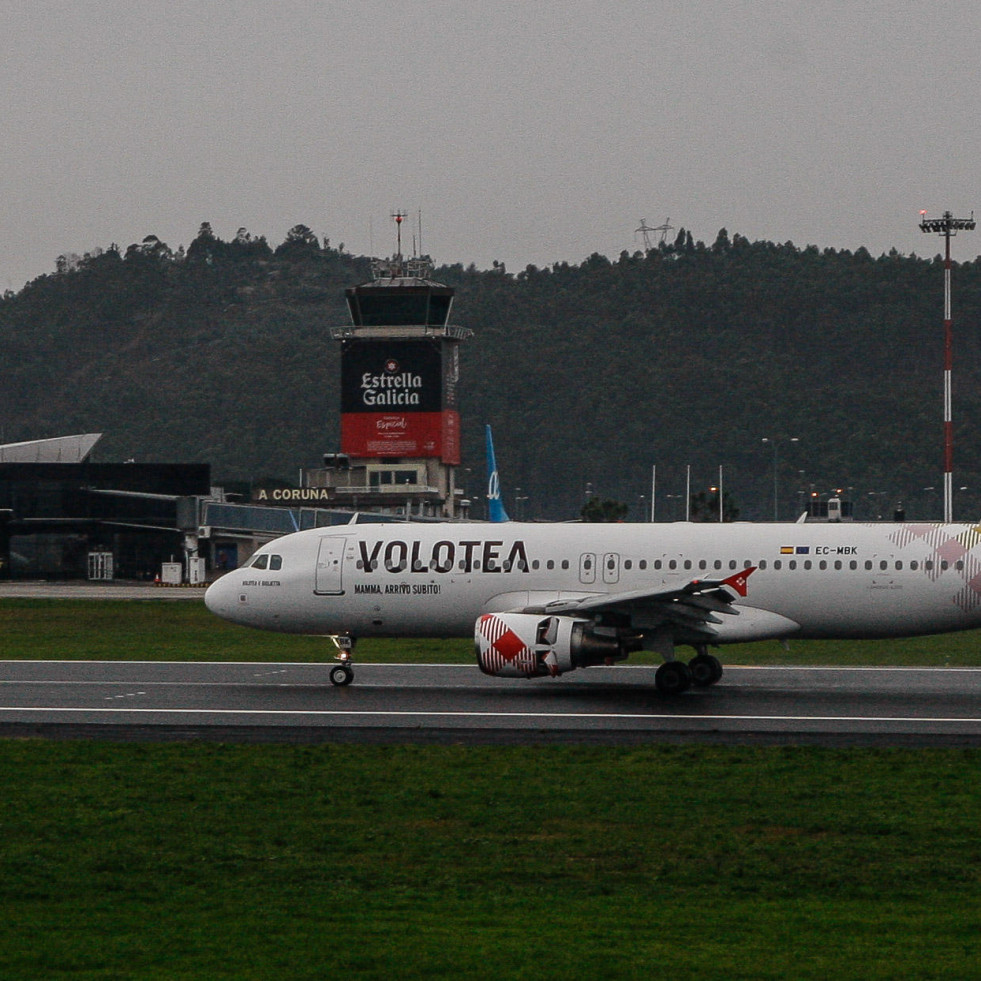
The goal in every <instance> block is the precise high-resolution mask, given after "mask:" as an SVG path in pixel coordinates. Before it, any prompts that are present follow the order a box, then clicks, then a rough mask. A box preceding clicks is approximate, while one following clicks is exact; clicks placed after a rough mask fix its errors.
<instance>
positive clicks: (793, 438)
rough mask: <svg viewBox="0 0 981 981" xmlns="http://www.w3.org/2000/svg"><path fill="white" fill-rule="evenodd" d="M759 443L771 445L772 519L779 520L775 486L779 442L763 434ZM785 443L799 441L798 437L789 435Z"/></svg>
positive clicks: (777, 495) (778, 497)
mask: <svg viewBox="0 0 981 981" xmlns="http://www.w3.org/2000/svg"><path fill="white" fill-rule="evenodd" d="M760 442H761V443H769V444H770V446H772V447H773V520H774V521H779V520H780V505H779V503H778V502H779V500H780V496H779V493H778V488H777V447H778V445H779V443H780V440H779V439H774V438H773V437H770V436H764V437H763V438H762V439H761V440H760ZM785 442H787V443H799V442H800V439H799V438H798V437H797V436H791V437H790V438H789V439H787V440H785Z"/></svg>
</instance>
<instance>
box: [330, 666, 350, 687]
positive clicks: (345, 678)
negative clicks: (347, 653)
mask: <svg viewBox="0 0 981 981" xmlns="http://www.w3.org/2000/svg"><path fill="white" fill-rule="evenodd" d="M352 681H354V672H353V671H352V670H351V669H350V668H349V667H347V666H345V665H342V664H338V665H337V667H336V668H331V669H330V683H331V684H332V685H337V686H338V687H343V686H344V685H349V684H351V682H352Z"/></svg>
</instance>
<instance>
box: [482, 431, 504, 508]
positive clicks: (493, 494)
mask: <svg viewBox="0 0 981 981" xmlns="http://www.w3.org/2000/svg"><path fill="white" fill-rule="evenodd" d="M484 429H485V436H486V442H487V517H488V520H490V521H492V522H494V523H495V524H497V523H499V522H501V521H510V520H511V519H510V518H509V517H508V513H507V511H505V510H504V502H503V501H502V500H501V478H500V476H499V475H498V473H497V459H496V458H495V457H494V437H493V436H491V427H490V426H485V427H484Z"/></svg>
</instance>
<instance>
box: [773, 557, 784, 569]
mask: <svg viewBox="0 0 981 981" xmlns="http://www.w3.org/2000/svg"><path fill="white" fill-rule="evenodd" d="M773 568H774V569H782V568H783V562H782V561H781V560H780V559H774V560H773Z"/></svg>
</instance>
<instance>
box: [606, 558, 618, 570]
mask: <svg viewBox="0 0 981 981" xmlns="http://www.w3.org/2000/svg"><path fill="white" fill-rule="evenodd" d="M606 567H607V569H609V570H610V572H612V571H613V570H614V568H616V563H615V562H614V561H613V559H607V560H606Z"/></svg>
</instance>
